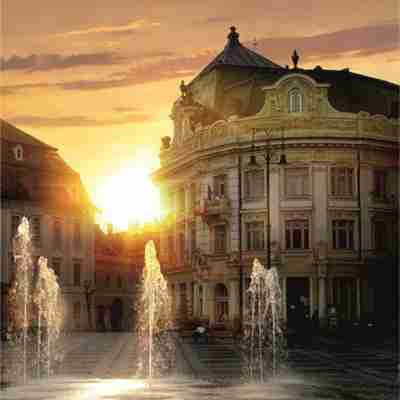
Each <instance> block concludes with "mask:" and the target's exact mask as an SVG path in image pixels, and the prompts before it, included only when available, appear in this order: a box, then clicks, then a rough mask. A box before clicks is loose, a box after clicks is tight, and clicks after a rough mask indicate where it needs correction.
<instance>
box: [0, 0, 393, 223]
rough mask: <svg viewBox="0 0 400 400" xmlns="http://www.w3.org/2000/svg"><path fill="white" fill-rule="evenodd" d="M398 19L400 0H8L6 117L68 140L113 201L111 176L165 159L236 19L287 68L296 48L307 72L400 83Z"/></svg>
mask: <svg viewBox="0 0 400 400" xmlns="http://www.w3.org/2000/svg"><path fill="white" fill-rule="evenodd" d="M244 4H245V6H244ZM398 21H399V9H398V0H383V1H379V2H377V1H376V0H363V1H360V0H359V1H354V0H346V1H345V0H337V1H328V0H326V1H322V2H321V1H313V0H311V1H307V0H305V1H302V2H298V1H297V2H294V1H285V0H279V1H278V0H271V1H265V0H263V1H261V0H247V1H246V2H243V1H240V0H231V1H229V2H227V1H217V0H203V1H190V0H186V1H182V0H170V1H169V0H115V1H109V0H83V1H82V0H79V1H78V0H69V1H64V2H61V1H54V0H51V1H50V0H37V1H26V0H3V2H2V39H3V40H2V68H3V71H2V82H1V85H2V89H3V90H2V100H3V104H2V117H3V118H4V119H6V120H8V121H10V122H11V123H13V124H15V125H16V126H18V127H19V128H21V129H23V130H25V131H26V132H29V133H32V134H33V135H35V136H36V137H38V138H40V139H42V140H44V141H46V142H47V143H49V144H51V145H53V146H55V147H57V148H58V149H59V151H60V153H61V155H62V157H63V158H64V159H65V160H66V161H67V162H68V163H69V164H70V165H71V166H72V167H73V168H74V169H75V170H76V171H78V172H79V173H80V174H81V176H82V178H83V181H84V183H85V184H86V187H87V189H88V191H89V193H90V194H91V196H92V199H93V200H94V202H95V203H96V204H97V205H98V206H100V207H103V208H104V207H107V206H105V204H104V201H105V200H104V197H105V196H104V195H102V194H101V193H102V192H104V190H105V189H104V188H105V185H106V182H110V180H111V181H112V180H114V181H115V179H120V180H121V179H122V182H124V180H128V181H127V182H125V186H129V185H135V183H134V182H129V180H135V181H137V182H139V181H140V179H136V178H137V176H136V175H135V173H134V172H132V171H136V172H137V171H138V170H140V171H141V173H144V171H150V170H152V169H154V168H156V167H157V166H158V150H159V147H160V138H161V137H162V136H165V135H171V134H172V124H171V122H170V120H169V117H168V115H169V113H170V110H171V106H172V102H173V101H174V100H175V99H176V98H177V96H178V95H179V82H180V80H181V79H185V80H187V81H189V80H190V79H191V78H192V77H194V76H195V74H196V73H197V72H198V71H199V70H200V69H201V68H202V67H203V66H205V65H206V64H207V63H208V62H209V61H211V59H212V58H213V57H214V56H215V55H216V53H217V52H218V51H220V50H221V49H222V48H223V46H224V45H225V43H226V36H227V34H228V32H229V26H231V25H235V26H237V29H238V32H239V33H240V40H241V42H242V43H244V44H245V45H246V44H247V45H248V47H253V44H252V43H253V41H254V39H256V41H257V50H256V51H258V52H260V53H261V54H263V55H265V56H266V57H268V58H269V59H271V60H273V61H275V62H277V63H280V64H281V65H285V64H290V54H291V53H292V51H293V49H294V48H296V49H297V50H298V52H299V54H300V67H305V68H307V67H314V66H315V65H317V64H319V65H321V66H323V67H326V68H337V69H341V68H346V67H349V68H350V69H351V70H352V71H354V72H358V73H362V74H366V75H370V76H374V77H377V78H380V79H385V80H388V81H392V82H396V83H400V77H399V71H400V51H399V28H398ZM129 170H131V172H132V173H129ZM135 176H136V178H135ZM118 177H119V178H118ZM122 185H123V184H122ZM108 187H110V186H108ZM150 192H151V189H149V193H147V194H146V196H150V197H151V196H153V197H154V196H156V194H155V192H154V193H150ZM129 195H130V196H132V204H135V200H134V198H135V197H137V195H138V194H137V190H136V192H135V191H130V192H129ZM143 196H144V195H143V193H142V197H143ZM108 201H112V196H111V197H110V199H109V200H108ZM115 201H117V200H115ZM153 201H154V200H153ZM102 202H103V203H102ZM138 207H139V206H138ZM154 207H156V206H154ZM133 217H134V216H133ZM148 218H150V216H149V217H148ZM120 225H121V224H120ZM121 226H122V225H121Z"/></svg>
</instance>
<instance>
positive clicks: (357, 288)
mask: <svg viewBox="0 0 400 400" xmlns="http://www.w3.org/2000/svg"><path fill="white" fill-rule="evenodd" d="M356 296H357V298H356V300H357V309H356V312H357V319H358V320H360V318H361V290H360V278H357V279H356Z"/></svg>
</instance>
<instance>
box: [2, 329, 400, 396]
mask: <svg viewBox="0 0 400 400" xmlns="http://www.w3.org/2000/svg"><path fill="white" fill-rule="evenodd" d="M103 340H104V339H103ZM126 340H127V343H130V338H129V336H126ZM126 345H127V344H124V343H123V341H121V343H120V345H119V346H118V349H119V350H118V351H119V352H118V354H119V355H120V357H124V356H125V357H126V354H127V351H126V347H125V346H126ZM185 346H186V350H187V348H189V349H191V350H192V354H191V355H189V356H188V354H187V353H186V354H184V353H185V351H184V350H183V349H182V346H178V347H177V348H178V356H179V359H180V361H179V363H178V364H179V365H180V366H181V368H180V371H184V372H182V373H181V374H180V376H178V377H170V378H166V379H159V380H154V381H153V382H152V385H151V387H149V385H148V382H146V381H145V380H140V379H125V378H124V379H120V377H121V376H122V375H121V376H118V373H116V371H114V373H112V377H109V378H107V379H104V371H107V370H108V371H109V372H113V371H112V370H114V368H111V370H110V368H109V366H106V365H104V366H105V367H107V368H106V369H105V370H103V375H102V377H103V379H101V378H100V377H99V376H98V377H97V378H96V374H95V373H93V374H92V375H91V376H87V377H86V378H83V377H82V376H79V375H78V374H77V375H78V376H76V377H72V376H62V375H61V376H57V377H54V378H51V379H49V380H46V381H43V380H42V381H32V382H31V383H29V384H28V385H25V386H15V387H9V388H7V389H5V390H2V391H1V392H0V398H1V399H4V400H47V399H63V400H95V399H107V400H142V399H143V400H144V399H148V400H150V399H154V400H163V399H165V400H169V399H171V400H172V399H176V400H181V399H182V400H192V399H196V400H197V399H210V400H212V399H221V400H261V399H265V400H301V399H306V400H322V399H324V400H398V398H399V396H398V394H399V392H398V389H399V387H398V383H397V382H398V381H397V353H396V352H395V351H394V349H393V348H391V347H390V346H373V345H368V346H366V345H357V344H354V343H353V344H351V345H350V344H343V343H340V342H337V341H331V340H325V339H323V338H317V339H313V340H311V341H309V342H308V343H301V344H299V343H298V344H295V345H292V346H291V348H290V349H289V358H288V362H287V365H286V366H285V368H283V369H282V370H281V373H280V375H279V376H277V377H275V378H271V379H269V380H268V381H267V382H265V383H264V384H248V383H244V384H240V379H239V377H238V376H237V374H235V375H234V374H233V373H232V374H231V373H230V369H232V371H236V372H237V371H238V365H239V364H238V363H240V360H239V359H238V358H237V357H236V356H234V355H233V352H232V353H231V354H230V353H229V348H232V350H233V347H231V346H233V344H232V343H229V342H228V343H221V344H217V345H216V344H215V343H214V347H211V346H210V347H207V345H198V346H197V347H196V346H193V345H192V344H191V343H190V341H186V343H185ZM202 346H205V347H202ZM118 354H117V353H116V354H115V355H114V356H113V357H112V362H113V364H112V365H115V366H116V365H118V366H119V370H120V371H122V372H123V371H124V369H125V367H124V365H125V361H124V360H123V359H122V358H121V359H119V356H118ZM196 354H200V357H198V360H197V362H195V358H196ZM84 358H85V354H84V353H82V359H84ZM107 358H108V359H111V358H110V354H109V353H108V355H107ZM224 358H227V363H226V364H225V365H223V363H221V359H224ZM126 360H128V361H129V358H127V359H126ZM122 361H123V362H122ZM185 363H186V366H185V368H183V364H185ZM103 364H104V362H103ZM204 364H205V368H204ZM110 365H111V364H110ZM201 365H203V367H201ZM95 371H96V370H95ZM95 371H94V372H95ZM97 371H99V368H97ZM219 372H221V373H219Z"/></svg>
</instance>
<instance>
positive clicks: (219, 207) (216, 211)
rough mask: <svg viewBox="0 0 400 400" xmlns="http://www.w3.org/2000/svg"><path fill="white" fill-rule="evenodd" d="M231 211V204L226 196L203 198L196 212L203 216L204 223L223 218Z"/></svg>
mask: <svg viewBox="0 0 400 400" xmlns="http://www.w3.org/2000/svg"><path fill="white" fill-rule="evenodd" d="M230 213H231V204H230V201H229V199H228V198H227V197H217V196H215V197H212V198H208V199H204V200H203V201H202V202H201V205H200V207H198V208H197V211H196V214H197V215H200V216H201V217H202V218H203V221H205V222H206V223H208V224H209V223H213V222H218V221H222V220H225V219H226V217H227V216H228V215H229V214H230Z"/></svg>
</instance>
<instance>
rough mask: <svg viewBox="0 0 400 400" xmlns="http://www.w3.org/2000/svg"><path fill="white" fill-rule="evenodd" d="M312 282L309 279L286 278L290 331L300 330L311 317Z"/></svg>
mask: <svg viewBox="0 0 400 400" xmlns="http://www.w3.org/2000/svg"><path fill="white" fill-rule="evenodd" d="M309 295H310V282H309V279H308V278H307V277H289V278H286V304H287V323H288V327H289V329H293V330H299V329H301V328H303V327H305V326H304V324H305V322H306V318H308V315H309V300H310V299H309Z"/></svg>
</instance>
